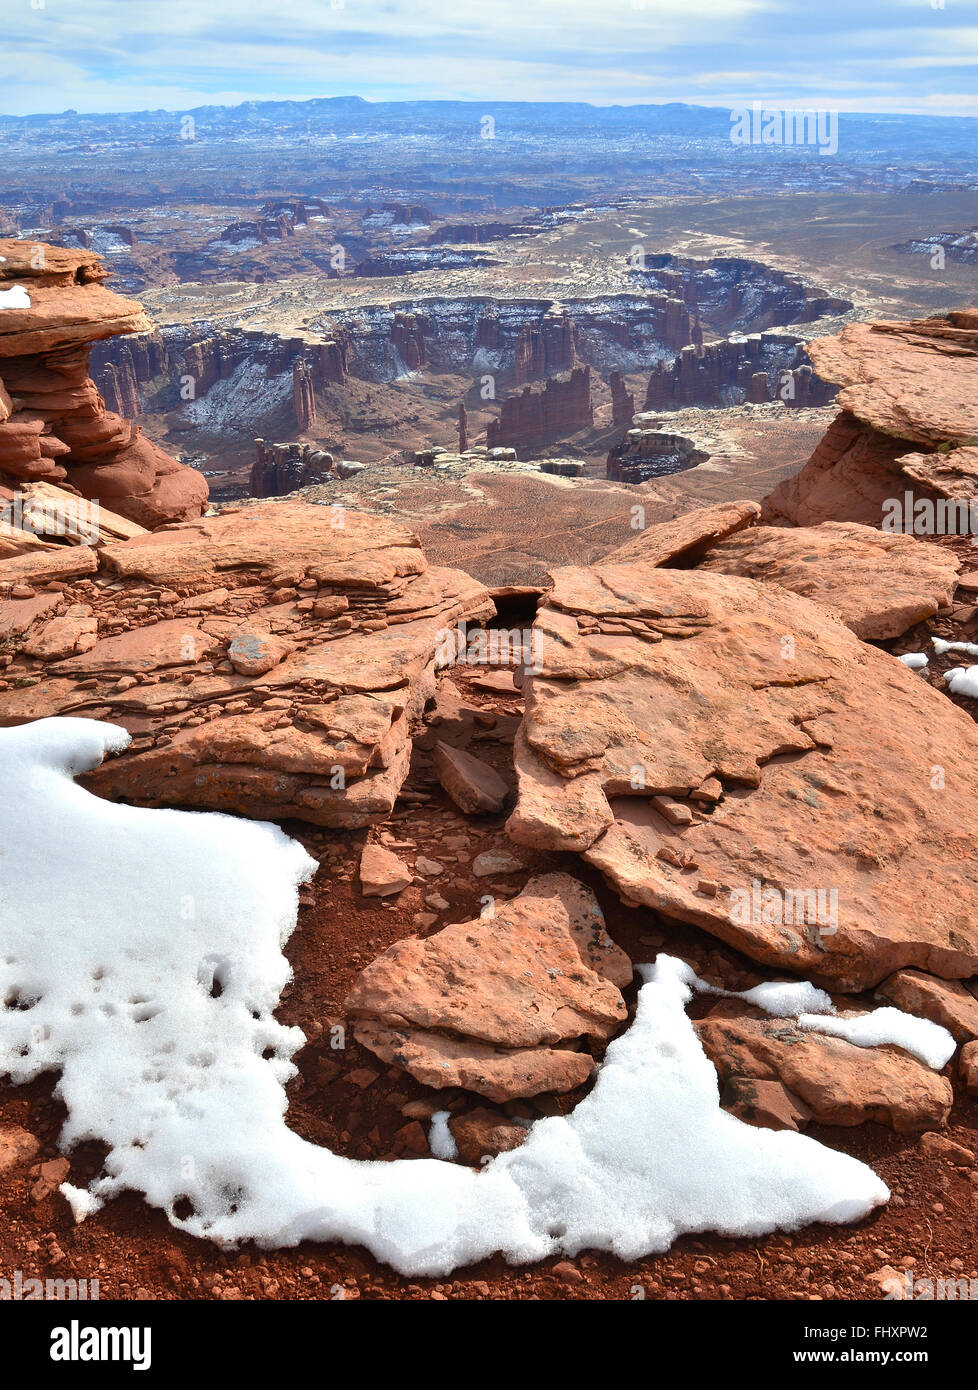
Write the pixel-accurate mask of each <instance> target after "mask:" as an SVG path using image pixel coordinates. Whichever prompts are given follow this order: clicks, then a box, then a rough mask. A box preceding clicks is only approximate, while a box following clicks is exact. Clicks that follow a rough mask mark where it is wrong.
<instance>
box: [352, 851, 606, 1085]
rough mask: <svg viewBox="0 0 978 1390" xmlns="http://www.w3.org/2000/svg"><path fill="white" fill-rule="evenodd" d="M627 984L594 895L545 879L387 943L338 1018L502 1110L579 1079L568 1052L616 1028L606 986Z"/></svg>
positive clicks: (386, 1052)
mask: <svg viewBox="0 0 978 1390" xmlns="http://www.w3.org/2000/svg"><path fill="white" fill-rule="evenodd" d="M630 978H631V966H630V964H629V963H628V960H627V957H625V956H624V953H623V952H621V951H620V950H619V948H617V947H616V946H615V945H614V943H613V942H612V941H611V940H610V938H609V937H608V935H607V932H606V930H605V926H604V919H603V916H602V914H601V910H600V908H599V907H598V904H597V901H596V900H595V899H594V898H593V895H591V894H590V893H589V891H588V890H587V889H586V888H584V886H583V885H581V884H578V883H576V882H575V881H574V880H572V879H569V878H568V876H567V875H562V874H557V875H546V876H544V877H543V878H541V879H540V880H539V881H538V880H531V881H530V882H529V883H528V884H527V886H526V888H525V890H524V891H523V893H521V894H520V895H519V896H518V897H516V898H513V899H511V900H510V901H508V902H505V903H502V904H499V903H497V904H496V905H495V907H494V909H493V910H492V911H490V912H489V913H488V914H487V915H486V916H484V917H480V918H477V919H476V920H475V921H471V922H463V923H459V924H456V925H452V926H448V927H445V928H444V929H443V930H442V931H439V932H436V933H435V934H434V936H430V937H427V938H426V939H425V940H419V939H417V938H407V939H405V940H402V941H397V942H395V943H394V945H392V946H390V947H389V948H388V949H387V950H386V951H384V952H383V954H382V955H380V956H378V957H377V959H376V960H374V961H373V962H371V964H370V965H368V966H367V968H366V969H365V970H364V971H363V972H362V973H361V974H360V976H359V978H358V979H357V981H356V983H355V985H354V986H353V989H352V990H351V992H350V994H349V995H348V996H347V999H346V1003H345V1008H346V1010H347V1012H348V1013H349V1014H350V1016H351V1017H353V1018H354V1019H356V1020H357V1023H356V1027H355V1036H356V1038H357V1041H358V1042H360V1043H362V1044H363V1045H364V1046H365V1047H369V1048H370V1049H371V1050H372V1051H374V1052H376V1053H377V1054H378V1055H379V1056H380V1057H381V1058H382V1059H383V1060H384V1061H387V1062H393V1063H394V1064H395V1065H397V1066H401V1067H403V1068H404V1069H405V1070H407V1071H409V1072H410V1073H411V1075H412V1076H414V1077H415V1078H416V1079H417V1080H418V1081H421V1082H422V1083H423V1084H425V1085H429V1086H437V1087H442V1086H461V1087H463V1088H465V1089H467V1090H472V1091H476V1092H478V1093H479V1094H480V1095H484V1096H487V1097H488V1098H489V1099H491V1100H497V1101H499V1100H509V1099H513V1098H514V1097H517V1096H528V1095H536V1094H538V1093H540V1092H541V1091H566V1090H571V1089H573V1088H574V1087H576V1086H579V1085H581V1084H582V1082H584V1081H586V1080H587V1079H588V1077H589V1076H590V1075H591V1074H592V1072H593V1070H594V1062H593V1060H592V1058H591V1057H590V1056H589V1055H588V1054H587V1053H586V1052H584V1051H582V1050H578V1049H580V1048H581V1047H582V1045H583V1044H584V1043H585V1042H586V1041H588V1040H591V1041H602V1040H605V1039H607V1038H609V1037H611V1035H612V1034H613V1033H614V1032H615V1031H616V1030H617V1029H618V1028H619V1027H620V1026H621V1024H622V1023H623V1022H624V1020H625V1016H626V1010H625V1002H624V1000H623V998H622V996H621V992H620V990H619V987H618V984H616V983H615V980H618V981H620V982H621V983H622V984H624V983H626V981H627V979H630Z"/></svg>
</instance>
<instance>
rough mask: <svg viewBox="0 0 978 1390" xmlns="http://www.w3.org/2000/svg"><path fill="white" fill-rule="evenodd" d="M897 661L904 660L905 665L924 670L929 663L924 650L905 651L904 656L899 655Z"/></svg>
mask: <svg viewBox="0 0 978 1390" xmlns="http://www.w3.org/2000/svg"><path fill="white" fill-rule="evenodd" d="M897 661H902V662H903V664H904V666H909V667H910V669H911V671H922V670H923V668H924V667H925V666H926V665H927V657H926V655H925V654H924V652H904V654H903V656H898V657H897Z"/></svg>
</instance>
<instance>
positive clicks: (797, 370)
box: [616, 332, 835, 423]
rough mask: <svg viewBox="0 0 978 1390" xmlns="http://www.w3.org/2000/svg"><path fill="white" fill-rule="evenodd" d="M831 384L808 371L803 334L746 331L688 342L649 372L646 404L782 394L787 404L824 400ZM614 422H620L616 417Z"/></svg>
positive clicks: (736, 401)
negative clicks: (714, 339) (700, 342)
mask: <svg viewBox="0 0 978 1390" xmlns="http://www.w3.org/2000/svg"><path fill="white" fill-rule="evenodd" d="M834 395H835V387H833V386H830V385H829V384H828V383H827V382H824V381H822V380H821V379H820V378H819V377H817V376H815V375H814V373H813V372H812V368H811V365H810V364H809V362H808V359H807V358H806V356H805V353H804V349H803V347H802V339H801V338H798V337H795V336H794V335H792V334H790V333H775V332H764V333H749V334H746V335H738V336H736V337H731V338H723V339H721V340H720V341H719V342H715V343H705V344H704V345H703V346H702V347H699V348H698V347H696V346H695V345H694V344H689V345H688V346H686V347H684V348H683V349H682V350H681V351H680V352H679V353H678V354H677V356H676V357H675V359H674V360H673V361H672V362H671V363H666V362H664V361H660V362H658V363H657V364H656V366H655V368H654V370H653V371H652V374H651V376H650V377H649V383H648V387H647V388H646V392H645V404H644V408H645V410H678V409H681V408H682V407H683V406H689V405H702V406H717V405H727V406H729V405H740V404H742V403H743V402H744V401H745V400H747V401H755V402H761V401H771V400H782V401H783V402H784V403H785V405H792V406H814V405H827V404H828V403H829V401H831V400H832V398H833V396H834ZM616 423H618V422H617V421H616Z"/></svg>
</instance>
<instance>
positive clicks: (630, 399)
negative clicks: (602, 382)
mask: <svg viewBox="0 0 978 1390" xmlns="http://www.w3.org/2000/svg"><path fill="white" fill-rule="evenodd" d="M608 386H609V387H610V388H611V423H612V424H613V425H619V426H621V427H622V428H623V429H627V428H628V426H629V425H630V424H631V423H632V416H633V415H634V414H635V397H634V396H633V395H632V393H631V391H629V390H628V388H627V387H626V385H625V378H624V377H623V376H622V374H621V372H612V373H611V376H610V377H609V378H608Z"/></svg>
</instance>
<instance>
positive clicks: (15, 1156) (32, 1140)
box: [0, 1125, 41, 1182]
mask: <svg viewBox="0 0 978 1390" xmlns="http://www.w3.org/2000/svg"><path fill="white" fill-rule="evenodd" d="M40 1151H41V1141H40V1140H39V1139H37V1138H36V1137H35V1136H34V1135H33V1134H31V1132H30V1130H27V1129H24V1128H23V1127H22V1126H21V1125H0V1182H2V1181H3V1179H4V1178H6V1177H7V1175H8V1174H10V1173H13V1172H15V1171H16V1169H18V1168H26V1167H27V1165H28V1164H29V1163H33V1161H34V1159H35V1158H36V1157H37V1155H38V1154H39V1153H40Z"/></svg>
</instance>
